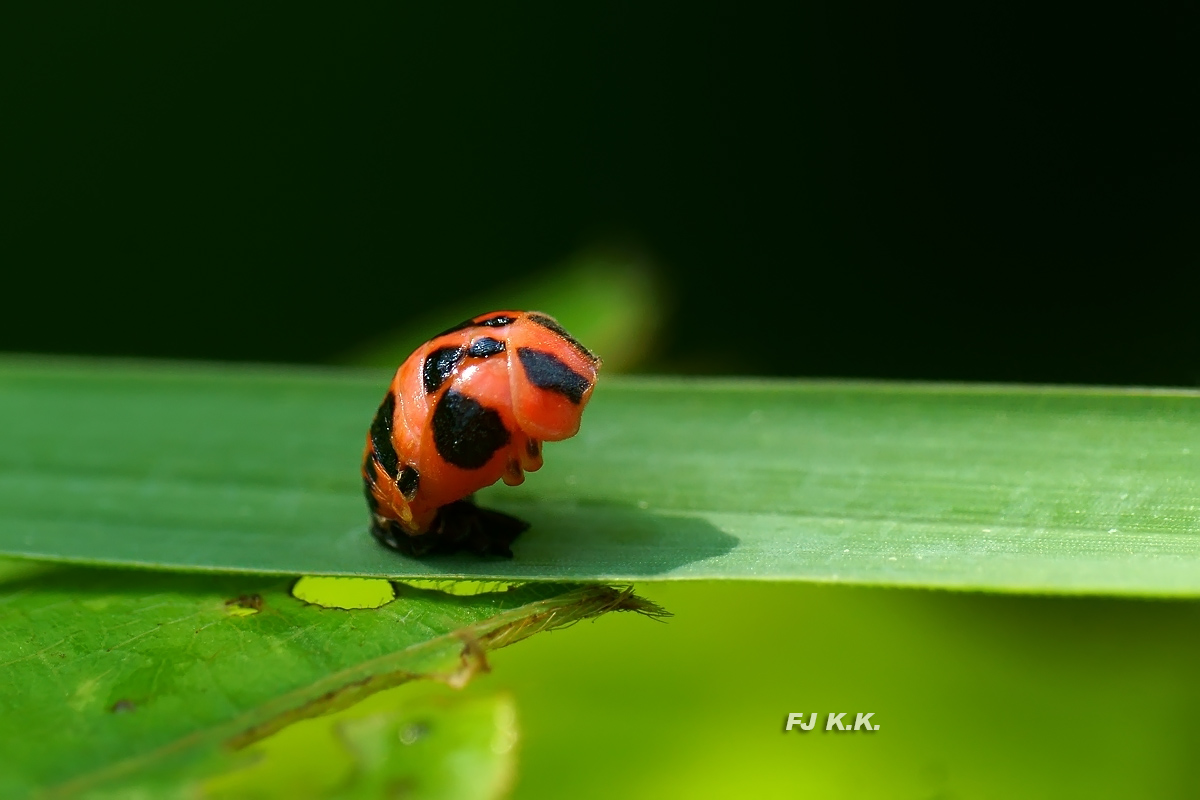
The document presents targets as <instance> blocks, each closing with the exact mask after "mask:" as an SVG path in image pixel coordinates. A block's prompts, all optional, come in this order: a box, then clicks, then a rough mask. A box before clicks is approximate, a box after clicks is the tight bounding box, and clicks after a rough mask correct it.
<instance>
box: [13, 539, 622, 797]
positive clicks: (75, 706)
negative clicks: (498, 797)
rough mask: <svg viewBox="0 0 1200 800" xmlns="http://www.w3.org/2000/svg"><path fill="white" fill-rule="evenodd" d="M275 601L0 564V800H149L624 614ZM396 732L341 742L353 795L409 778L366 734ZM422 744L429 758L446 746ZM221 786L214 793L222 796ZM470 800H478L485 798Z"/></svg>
mask: <svg viewBox="0 0 1200 800" xmlns="http://www.w3.org/2000/svg"><path fill="white" fill-rule="evenodd" d="M290 586H291V581H290V580H288V579H286V578H281V577H263V576H250V575H240V576H221V575H184V574H172V573H154V572H146V571H129V570H103V569H88V568H83V567H74V566H51V565H35V564H31V563H28V562H25V563H21V562H0V754H2V755H3V758H2V759H0V797H6V798H7V797H23V796H26V795H28V794H29V793H30V792H31V791H33V790H42V791H46V792H48V793H49V794H51V795H55V796H72V795H75V794H79V793H86V792H92V791H96V792H102V793H103V792H105V791H111V792H115V794H113V796H119V797H125V796H128V795H127V794H124V793H123V792H124V791H125V789H123V788H122V787H126V788H128V787H127V786H126V783H127V782H132V783H134V784H136V785H139V786H143V787H145V786H147V785H149V786H153V787H156V788H155V789H154V790H153V791H151V793H150V794H149V795H148V796H153V797H158V796H164V795H163V792H164V791H165V788H164V787H169V786H172V785H173V784H172V775H173V774H174V773H176V772H178V771H179V770H183V771H184V772H187V768H188V767H189V765H191V764H194V763H196V762H197V761H199V762H200V763H202V764H203V763H208V762H206V761H205V760H206V759H208V760H209V761H211V760H212V759H214V758H217V757H223V758H225V759H226V760H229V759H231V758H232V757H233V756H234V755H236V754H237V753H239V752H243V751H245V749H246V748H250V747H252V746H254V745H255V744H256V743H258V742H260V741H262V740H264V739H266V738H267V737H270V736H271V735H272V734H274V733H276V732H278V731H280V730H284V729H285V728H286V726H287V725H289V724H291V723H294V722H296V721H298V720H301V719H304V718H306V717H310V716H313V715H316V714H321V713H326V712H329V711H334V710H337V709H339V708H344V707H349V706H350V705H352V704H353V703H354V702H355V701H357V700H360V699H362V698H363V697H365V696H367V695H369V694H371V693H373V692H375V691H377V690H380V689H384V688H388V687H391V686H396V685H398V684H402V683H405V682H407V681H409V680H412V679H414V678H418V677H434V678H438V679H440V680H442V681H445V682H447V683H450V684H451V685H461V684H463V683H464V682H466V680H467V679H469V678H470V677H471V675H472V674H473V673H474V671H476V670H477V669H479V668H480V667H481V666H482V665H483V664H484V661H483V659H484V653H485V652H486V651H488V650H490V649H494V648H496V647H502V646H504V645H506V644H509V643H512V642H514V641H518V640H519V639H521V638H524V637H526V636H529V635H532V634H534V633H537V632H539V631H541V630H546V629H549V628H554V627H558V626H560V625H565V624H570V623H571V622H572V621H574V620H578V619H582V618H585V617H589V616H595V615H596V614H599V613H603V612H604V611H606V610H614V609H617V608H637V607H638V606H637V601H636V600H635V599H633V598H632V597H631V596H630V595H628V594H627V593H623V592H620V591H617V590H613V589H609V588H607V587H601V586H593V587H587V588H576V589H571V588H570V587H562V586H554V585H551V584H534V585H529V586H526V587H523V588H519V589H515V590H512V591H508V592H494V593H489V594H479V595H475V596H472V597H456V596H452V595H449V594H445V593H442V592H434V591H427V590H420V589H413V588H411V587H404V586H401V587H399V588H398V591H397V597H396V599H395V600H393V601H392V602H390V603H388V604H387V605H384V606H382V607H380V608H374V609H364V610H356V611H346V610H341V609H334V608H323V607H321V606H318V605H312V604H309V603H305V602H303V601H301V600H299V599H297V598H295V597H293V596H292V594H291V592H290ZM398 713H399V712H398ZM404 713H408V712H404ZM480 713H485V714H486V713H489V712H486V711H481V712H480ZM403 716H404V714H400V715H399V716H397V715H396V714H391V715H390V716H387V715H385V716H384V717H380V718H376V719H374V720H373V721H369V720H368V721H363V720H358V721H357V722H348V723H347V726H348V727H346V729H345V730H343V731H342V734H344V735H345V737H346V748H347V752H348V754H349V755H348V757H349V758H350V760H351V762H352V763H351V766H352V767H354V765H357V767H355V768H356V769H358V770H359V772H360V773H361V774H360V775H359V777H358V778H356V779H355V780H359V779H361V781H363V782H365V783H363V784H362V785H367V784H370V783H371V782H372V781H376V782H377V781H383V782H385V783H386V781H387V780H390V778H389V776H392V777H396V778H397V779H399V778H400V777H402V776H403V774H405V772H404V771H405V770H407V769H408V768H409V766H411V762H410V761H405V760H404V759H403V758H402V759H400V761H397V760H396V759H395V758H393V757H392V754H390V753H391V749H392V748H391V746H390V744H388V745H387V746H386V747H385V750H387V752H383V753H381V752H378V748H379V747H382V746H384V745H383V744H380V742H381V741H382V740H379V739H378V737H375V736H374V734H373V733H372V731H373V729H372V728H371V726H372V725H375V726H382V727H384V728H391V727H395V726H401V725H403V724H405V723H404V720H403ZM489 735H490V734H489ZM438 741H439V742H441V744H439V745H438V746H437V747H435V748H433V750H430V752H435V751H436V752H441V750H446V751H447V752H452V751H453V750H454V748H455V747H457V746H458V745H457V744H455V742H458V743H459V744H462V742H460V741H459V740H458V739H457V738H456V737H454V736H452V735H451V736H448V737H444V738H440V739H439V740H438ZM372 748H376V749H375V750H372ZM439 748H441V749H439ZM268 749H269V748H268ZM468 749H469V748H468ZM401 755H402V753H401ZM217 761H218V762H220V761H221V759H220V758H217ZM242 761H245V762H246V763H245V764H244V766H247V767H248V766H252V763H251V762H252V761H253V759H250V761H246V759H242ZM232 763H233V766H234V767H236V766H237V764H238V762H237V761H236V760H234V761H233V762H232ZM372 765H375V766H374V767H373V766H372ZM406 765H407V766H406ZM214 766H217V767H222V768H223V769H225V770H226V771H227V772H228V771H229V767H230V764H228V763H226V764H221V763H216V764H215V765H214ZM502 766H503V765H492V766H488V765H486V764H485V765H482V766H481V767H480V769H481V770H482V772H480V774H481V775H482V774H484V773H485V772H486V773H488V774H489V775H493V773H494V772H495V770H496V769H500V768H501V767H502ZM376 767H378V769H376ZM438 769H440V767H439V768H438ZM396 770H399V773H396V772H395V771H396ZM489 770H491V772H489ZM435 771H436V770H435ZM236 772H237V770H233V773H231V774H228V775H226V776H225V777H224V778H221V779H219V780H217V781H216V784H214V785H216V786H218V787H220V786H224V787H225V788H226V789H229V788H230V787H231V786H236V785H238V784H239V783H240V782H241V781H242V778H239V777H238V775H237V774H236ZM409 774H410V773H409ZM438 774H439V775H440V774H441V773H440V772H439V773H438ZM194 777H196V776H195V775H194V774H193V778H194ZM410 777H412V775H411V774H410ZM418 777H422V779H428V780H430V781H433V782H437V781H442V782H444V781H445V776H442V777H440V778H439V777H438V776H437V775H434V774H433V772H430V773H425V774H423V775H422V776H418ZM494 777H495V775H493V777H489V778H487V782H488V786H491V785H492V784H493V783H495V780H493V778H494ZM246 780H250V782H251V783H253V775H249V776H248V777H247V778H246ZM497 780H498V779H497ZM372 785H373V784H372ZM483 789H487V787H482V789H481V791H480V792H479V793H478V796H489V795H490V794H491V793H492V792H491V791H490V790H488V791H483ZM230 790H231V791H232V789H230ZM339 796H340V795H339ZM367 796H377V794H375V793H370V792H368V793H367Z"/></svg>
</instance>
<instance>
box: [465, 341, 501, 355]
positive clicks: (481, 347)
mask: <svg viewBox="0 0 1200 800" xmlns="http://www.w3.org/2000/svg"><path fill="white" fill-rule="evenodd" d="M503 352H504V342H502V341H500V340H499V339H493V338H492V337H490V336H485V337H483V338H482V339H476V340H475V341H473V342H471V347H470V348H469V349H468V350H467V355H469V356H471V357H472V358H487V357H488V356H494V355H499V354H500V353H503Z"/></svg>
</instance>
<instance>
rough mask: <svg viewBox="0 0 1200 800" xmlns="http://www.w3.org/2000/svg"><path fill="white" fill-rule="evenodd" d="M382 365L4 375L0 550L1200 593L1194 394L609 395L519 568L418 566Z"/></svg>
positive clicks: (211, 566)
mask: <svg viewBox="0 0 1200 800" xmlns="http://www.w3.org/2000/svg"><path fill="white" fill-rule="evenodd" d="M386 382H387V375H386V374H385V373H382V372H380V373H373V372H372V373H364V372H339V371H335V370H254V369H246V368H242V369H235V368H219V367H204V368H189V367H180V366H138V365H125V366H122V365H113V364H111V363H106V362H83V363H74V364H71V363H62V362H52V363H49V364H47V363H42V362H24V361H10V362H8V363H6V364H4V365H2V366H0V420H3V421H2V422H0V425H2V426H3V428H2V429H0V442H3V444H0V553H5V554H10V555H20V556H24V557H31V558H45V559H58V560H74V561H80V562H86V563H109V564H124V565H139V566H147V567H165V568H171V569H185V570H214V571H231V572H234V571H243V572H261V573H280V574H332V575H337V574H345V575H377V576H389V577H411V578H438V577H465V578H475V579H481V580H559V581H562V580H566V581H604V582H613V581H632V580H643V581H644V580H674V579H722V578H735V579H767V580H809V581H838V582H852V583H866V584H882V585H907V586H931V587H944V588H958V589H988V590H1000V591H1032V592H1067V593H1077V592H1084V593H1115V594H1163V595H1193V596H1194V595H1200V463H1198V462H1197V459H1200V396H1198V395H1196V394H1195V393H1189V392H1186V391H1177V392H1168V391H1151V390H1145V391H1134V390H1130V391H1121V390H1084V389H1069V388H1037V387H1031V388H1018V387H1002V386H1001V387H994V386H953V385H948V386H947V385H943V386H938V385H912V384H886V383H845V382H798V381H686V380H667V379H649V380H647V379H643V380H636V379H628V378H624V379H613V378H610V379H607V380H602V382H601V384H600V386H599V387H598V389H597V391H596V394H595V396H594V399H593V402H592V404H591V405H590V406H589V408H588V411H587V413H586V415H585V419H584V423H583V426H582V429H581V431H580V434H579V435H578V436H577V437H575V438H574V439H572V440H570V441H568V442H563V443H554V444H551V445H548V446H547V448H546V466H545V468H544V469H543V470H542V471H540V472H538V473H534V474H531V475H530V476H529V477H528V479H527V481H526V483H525V484H524V485H523V486H520V487H516V488H509V487H503V486H497V487H493V488H489V489H487V490H485V491H484V492H482V493H481V494H480V499H481V502H483V503H484V504H487V505H491V506H494V507H497V508H500V509H501V510H505V511H508V512H510V513H514V514H516V515H518V516H520V517H523V518H525V519H527V520H529V521H530V522H532V523H533V527H532V528H531V529H530V530H529V531H528V532H527V533H525V534H523V535H522V537H521V538H520V539H519V540H518V541H517V543H516V545H515V547H514V552H515V554H516V557H515V558H514V559H512V560H501V559H478V558H474V557H468V556H456V557H450V558H433V559H427V560H421V561H417V560H412V559H407V558H405V557H403V556H400V555H398V554H395V553H392V552H390V551H388V550H386V549H383V548H381V547H379V546H378V545H377V544H376V543H375V542H374V541H373V540H372V539H371V538H370V536H369V535H368V534H367V532H366V525H365V509H364V506H363V501H362V498H361V490H360V486H359V478H358V474H357V466H358V458H359V455H360V452H361V447H362V441H363V437H364V435H365V430H366V426H367V423H368V421H369V418H370V415H371V413H372V411H373V409H374V407H375V405H376V404H377V403H378V400H379V397H380V396H381V395H382V392H383V390H384V387H385V385H386Z"/></svg>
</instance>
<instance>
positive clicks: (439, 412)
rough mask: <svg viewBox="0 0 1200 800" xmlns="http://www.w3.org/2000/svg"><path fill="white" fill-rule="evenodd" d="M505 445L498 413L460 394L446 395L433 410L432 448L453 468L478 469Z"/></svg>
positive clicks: (504, 435)
mask: <svg viewBox="0 0 1200 800" xmlns="http://www.w3.org/2000/svg"><path fill="white" fill-rule="evenodd" d="M508 442H509V434H508V429H507V428H505V427H504V420H502V419H501V418H500V413H499V412H498V411H496V410H495V409H491V408H485V407H484V406H483V405H481V404H480V403H479V402H478V401H476V400H472V399H471V398H470V397H467V396H466V395H465V394H462V393H461V392H456V391H454V390H453V389H451V390H450V391H448V392H446V393H445V394H444V395H442V399H441V400H439V401H438V403H437V407H436V408H434V410H433V443H434V446H435V447H437V451H438V454H439V455H440V456H441V457H442V458H444V459H446V461H448V462H449V463H451V464H453V465H454V466H456V467H461V468H462V469H479V468H480V467H482V466H483V465H484V464H486V463H487V462H488V461H490V460H491V458H492V454H494V453H495V452H496V451H497V450H499V449H500V448H501V447H504V445H506V444H508Z"/></svg>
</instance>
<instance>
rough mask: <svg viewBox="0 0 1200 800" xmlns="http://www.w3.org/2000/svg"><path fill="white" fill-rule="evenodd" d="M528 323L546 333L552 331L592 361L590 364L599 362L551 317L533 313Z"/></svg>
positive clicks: (593, 354)
mask: <svg viewBox="0 0 1200 800" xmlns="http://www.w3.org/2000/svg"><path fill="white" fill-rule="evenodd" d="M529 321H530V322H533V323H536V324H538V325H541V326H542V327H543V328H545V329H546V330H548V331H554V332H555V333H557V334H558V335H559V336H561V337H562V338H563V339H565V340H566V342H567V344H569V345H571V347H574V348H575V349H576V350H577V351H579V354H580V355H582V356H583V357H584V358H587V359H590V360H591V361H592V363H595V362H597V361H599V360H600V359H599V358H597V357H596V354H595V353H593V352H592V351H591V350H588V349H587V348H586V347H584V346H583V344H582V343H581V342H580V341H579V340H578V339H576V338H575V337H574V336H572V335H571V334H569V333H567V329H566V328H564V327H563V326H562V325H559V324H558V321H557V320H555V319H554V318H553V317H547V316H546V315H545V314H537V313H533V314H530V315H529Z"/></svg>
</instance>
